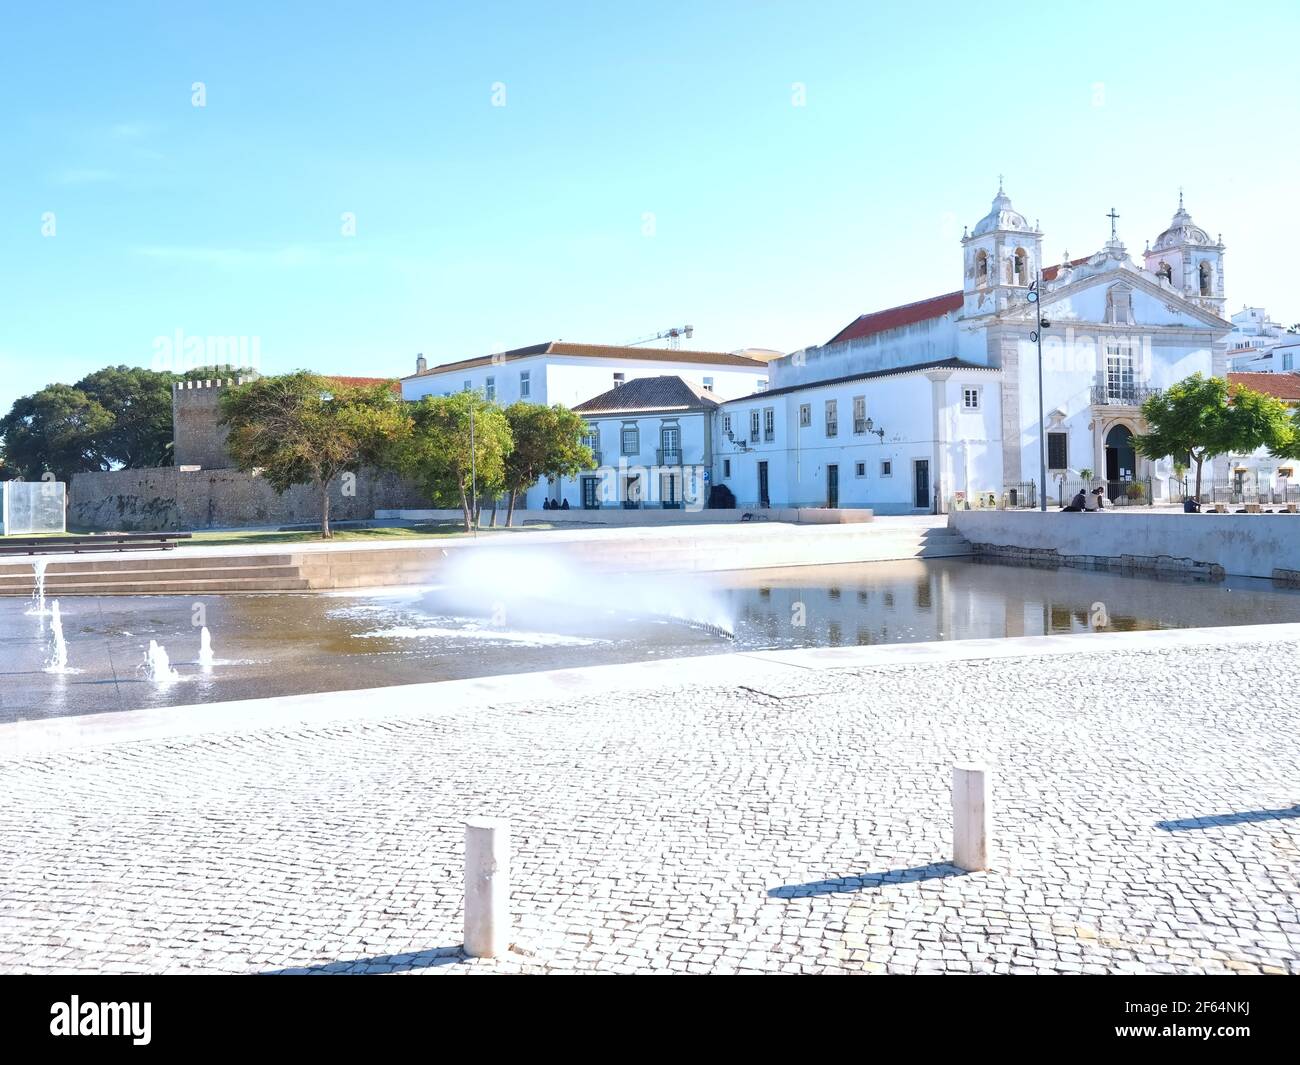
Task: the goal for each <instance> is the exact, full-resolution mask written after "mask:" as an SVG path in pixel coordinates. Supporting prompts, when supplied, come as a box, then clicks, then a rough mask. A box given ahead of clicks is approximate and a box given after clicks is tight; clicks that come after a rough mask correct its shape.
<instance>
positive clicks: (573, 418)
mask: <svg viewBox="0 0 1300 1065" xmlns="http://www.w3.org/2000/svg"><path fill="white" fill-rule="evenodd" d="M505 414H506V420H507V421H509V423H510V432H511V435H512V436H513V438H514V450H513V451H511V452H510V454H509V455H508V456H506V468H505V487H506V490H507V491H510V492H524V491H527V490H528V489H529V488H531V487H532V486H533V485H534V484H536V483H537V481H538V480H539V479H540V478H542V477H573V476H575V475H576V474H577V473H578V472H579V471H581V470H589V469H592V468H593V467H594V466H595V464H596V463H595V459H594V458H593V456H592V454H591V449H590V448H589V447H587V446H586V445H585V444H584V443H583V442H582V437H583V435H584V434H585V433H586V431H587V425H586V422H584V421H583V420H582V418H581V417H580V416H578V415H577V414H574V413H573V411H571V410H569V409H568V408H567V407H562V406H560V405H558V404H557V405H556V406H554V407H543V406H541V405H540V404H537V403H525V402H523V401H520V402H518V403H512V404H511V405H510V406H509V407H507V408H506V411H505Z"/></svg>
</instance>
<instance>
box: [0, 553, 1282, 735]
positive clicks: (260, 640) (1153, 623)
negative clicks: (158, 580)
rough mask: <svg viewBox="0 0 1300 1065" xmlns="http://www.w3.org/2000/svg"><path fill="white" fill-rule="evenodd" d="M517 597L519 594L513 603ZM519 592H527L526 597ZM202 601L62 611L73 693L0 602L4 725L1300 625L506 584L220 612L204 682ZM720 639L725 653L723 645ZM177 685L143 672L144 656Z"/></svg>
mask: <svg viewBox="0 0 1300 1065" xmlns="http://www.w3.org/2000/svg"><path fill="white" fill-rule="evenodd" d="M520 583H522V585H523V587H521V588H520V587H519V584H520ZM515 588H519V590H518V591H517V592H516V591H515V590H514V589H515ZM193 602H194V601H193V599H192V598H190V597H184V598H180V597H177V598H171V597H148V598H129V597H122V598H116V597H103V598H87V597H65V598H63V600H62V606H63V625H64V630H65V636H66V641H67V656H68V665H69V667H70V668H73V669H76V670H78V672H77V673H74V674H67V675H51V674H48V673H45V672H43V668H44V663H45V654H46V653H47V646H46V645H47V641H48V634H47V633H45V632H43V631H42V630H41V628H40V626H39V621H40V619H38V618H35V617H32V616H29V615H28V614H27V608H28V606H29V604H28V603H27V602H26V601H25V600H18V599H0V719H4V720H14V719H17V718H31V717H53V716H62V715H68V714H83V713H96V712H104V711H112V710H120V709H130V708H134V707H139V706H154V705H180V704H186V703H197V702H210V701H214V700H222V699H242V698H256V697H260V696H267V695H285V694H294V693H305V692H314V691H327V690H337V689H346V688H361V687H381V686H384V685H389V684H410V683H418V682H423V681H433V680H449V679H457V678H464V677H474V676H485V675H490V674H495V673H518V672H528V671H532V670H541V669H556V668H563V667H569V666H580V665H599V664H604V663H612V662H630V661H644V660H646V659H653V658H672V657H679V656H686V655H700V654H716V653H721V652H726V651H732V650H756V649H765V648H797V647H824V646H843V645H845V644H856V645H858V646H871V645H874V644H882V643H893V642H911V641H922V640H951V639H966V638H973V637H1001V636H1034V635H1040V634H1047V633H1082V632H1089V631H1093V629H1094V628H1095V626H1094V621H1095V620H1096V619H1097V618H1098V617H1101V618H1104V619H1105V628H1106V629H1107V630H1110V631H1115V630H1119V631H1129V630H1134V629H1150V628H1169V627H1184V626H1207V625H1249V624H1258V623H1264V622H1280V621H1300V590H1297V589H1281V588H1274V587H1273V586H1272V585H1271V584H1270V583H1269V582H1266V581H1252V580H1244V579H1242V580H1228V581H1225V582H1222V583H1218V584H1207V583H1202V582H1184V581H1176V580H1165V579H1161V580H1156V579H1152V578H1149V577H1135V576H1127V575H1122V574H1118V573H1111V572H1103V571H1090V570H1075V569H1059V570H1047V569H1037V568H1032V569H1031V568H1023V567H1013V566H1006V565H1000V564H996V563H974V562H970V561H965V560H933V561H927V562H920V561H915V562H897V563H872V564H869V565H860V566H833V567H827V566H823V567H801V568H798V569H789V570H764V571H761V572H758V573H729V574H684V575H678V576H665V575H662V574H658V575H654V576H647V577H644V578H641V579H640V580H637V579H635V578H628V577H622V578H618V579H617V580H613V581H611V579H610V578H609V577H608V576H607V575H587V574H583V573H581V572H578V573H565V574H563V575H562V576H556V575H555V574H551V575H549V576H546V577H542V576H538V575H530V576H529V579H527V580H526V581H520V579H519V578H517V577H516V576H515V575H511V576H510V577H509V578H508V579H507V578H502V577H501V576H500V575H498V576H497V577H496V579H493V580H484V582H483V583H482V584H479V583H477V581H476V582H471V583H468V584H463V585H461V586H458V587H454V588H441V589H438V588H433V589H397V590H390V591H383V592H375V593H360V594H351V593H348V594H343V593H333V594H325V595H320V594H318V595H291V594H269V595H250V596H210V597H207V598H206V599H205V600H204V603H205V605H206V622H207V624H208V626H209V627H210V629H211V631H212V641H213V642H214V643H215V644H216V645H217V646H218V647H219V649H220V658H218V659H216V660H215V661H214V662H211V663H210V664H207V665H204V664H203V662H202V661H201V660H202V658H203V655H202V647H203V643H202V635H201V633H200V632H199V631H198V630H196V629H195V628H194V627H193V625H192V624H191V620H192V617H193V613H192V607H193ZM727 633H730V634H732V635H731V637H730V638H728V636H727ZM151 640H152V641H156V642H157V643H158V644H159V645H162V646H165V647H167V648H169V649H171V650H172V651H173V652H174V657H175V660H174V661H173V663H172V665H173V667H174V668H175V670H176V672H177V677H176V679H175V680H174V681H173V682H172V683H171V684H170V685H167V686H164V687H160V686H159V685H156V684H152V683H150V682H149V680H148V678H147V677H145V676H143V675H142V674H141V672H140V671H138V670H137V668H136V667H137V666H138V664H139V662H140V660H141V657H142V655H143V654H144V652H145V649H146V648H147V647H148V646H149V642H150V641H151Z"/></svg>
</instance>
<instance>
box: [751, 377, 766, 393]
mask: <svg viewBox="0 0 1300 1065" xmlns="http://www.w3.org/2000/svg"><path fill="white" fill-rule="evenodd" d="M754 391H755V392H766V391H767V378H766V377H760V378H759V379H758V387H757V388H755V389H754Z"/></svg>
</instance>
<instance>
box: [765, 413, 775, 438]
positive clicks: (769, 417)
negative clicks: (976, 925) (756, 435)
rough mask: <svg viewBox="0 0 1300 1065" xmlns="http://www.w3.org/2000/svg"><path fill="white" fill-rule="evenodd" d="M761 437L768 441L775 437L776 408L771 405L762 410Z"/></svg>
mask: <svg viewBox="0 0 1300 1065" xmlns="http://www.w3.org/2000/svg"><path fill="white" fill-rule="evenodd" d="M763 439H764V440H766V441H768V442H769V443H771V442H772V441H773V440H775V439H776V410H775V409H774V408H772V407H768V408H767V409H766V410H765V411H763Z"/></svg>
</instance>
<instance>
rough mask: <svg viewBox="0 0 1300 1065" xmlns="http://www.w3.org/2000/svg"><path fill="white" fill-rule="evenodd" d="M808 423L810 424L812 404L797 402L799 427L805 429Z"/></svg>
mask: <svg viewBox="0 0 1300 1065" xmlns="http://www.w3.org/2000/svg"><path fill="white" fill-rule="evenodd" d="M810 425H812V404H811V403H800V404H799V428H800V429H807V428H808V426H810Z"/></svg>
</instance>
